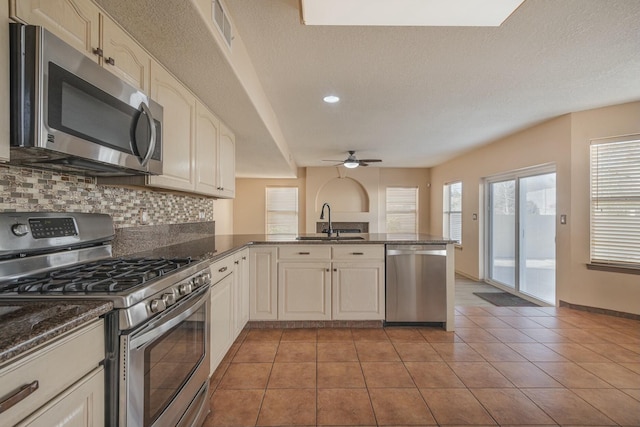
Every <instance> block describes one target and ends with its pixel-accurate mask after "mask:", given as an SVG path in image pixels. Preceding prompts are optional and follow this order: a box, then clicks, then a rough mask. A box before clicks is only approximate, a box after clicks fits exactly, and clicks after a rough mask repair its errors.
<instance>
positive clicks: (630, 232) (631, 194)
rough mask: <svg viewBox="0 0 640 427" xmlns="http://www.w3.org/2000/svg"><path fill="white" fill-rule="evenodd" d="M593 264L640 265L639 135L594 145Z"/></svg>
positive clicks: (592, 181) (592, 146) (592, 145)
mask: <svg viewBox="0 0 640 427" xmlns="http://www.w3.org/2000/svg"><path fill="white" fill-rule="evenodd" d="M591 261H592V262H596V263H598V262H600V263H614V264H631V265H633V266H639V265H640V135H634V136H633V137H627V138H624V139H623V140H621V139H620V138H618V139H617V140H607V141H605V142H592V144H591Z"/></svg>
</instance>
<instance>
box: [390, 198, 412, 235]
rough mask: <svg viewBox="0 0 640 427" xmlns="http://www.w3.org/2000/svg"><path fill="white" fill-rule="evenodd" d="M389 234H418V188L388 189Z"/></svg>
mask: <svg viewBox="0 0 640 427" xmlns="http://www.w3.org/2000/svg"><path fill="white" fill-rule="evenodd" d="M386 211H387V233H416V232H417V230H418V188H416V187H388V188H387V209H386Z"/></svg>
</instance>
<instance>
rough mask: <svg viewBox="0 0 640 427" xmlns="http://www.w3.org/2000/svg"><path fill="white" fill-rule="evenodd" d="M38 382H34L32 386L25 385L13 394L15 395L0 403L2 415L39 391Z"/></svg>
mask: <svg viewBox="0 0 640 427" xmlns="http://www.w3.org/2000/svg"><path fill="white" fill-rule="evenodd" d="M38 386H39V384H38V381H37V380H36V381H34V382H32V383H31V384H25V385H23V386H22V387H20V389H19V390H18V391H16V392H15V393H13V395H11V396H9V397H7V398H6V399H5V400H3V401H2V402H0V414H1V413H3V412H4V411H6V410H8V409H11V407H12V406H14V405H16V404H17V403H20V402H21V401H23V400H24V399H25V398H26V397H27V396H29V395H30V394H31V393H33V392H34V391H36V390H37V389H38Z"/></svg>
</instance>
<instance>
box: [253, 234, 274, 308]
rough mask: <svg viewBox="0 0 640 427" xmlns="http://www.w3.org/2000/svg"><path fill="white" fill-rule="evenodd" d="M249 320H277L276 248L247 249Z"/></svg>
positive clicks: (258, 247)
mask: <svg viewBox="0 0 640 427" xmlns="http://www.w3.org/2000/svg"><path fill="white" fill-rule="evenodd" d="M249 265H250V267H249V275H250V278H249V286H250V289H249V302H250V305H249V319H250V320H278V248H277V247H273V246H255V247H251V248H249Z"/></svg>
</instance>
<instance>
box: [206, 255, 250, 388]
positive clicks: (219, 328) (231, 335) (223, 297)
mask: <svg viewBox="0 0 640 427" xmlns="http://www.w3.org/2000/svg"><path fill="white" fill-rule="evenodd" d="M211 277H212V279H211V281H212V286H211V310H210V311H211V316H210V323H211V334H210V339H209V342H210V348H211V356H210V359H209V362H210V367H209V370H210V374H211V375H213V373H214V372H215V370H216V368H217V367H218V366H219V365H220V362H222V359H223V358H224V356H225V354H227V351H228V350H229V348H231V345H232V344H233V342H234V341H235V339H236V338H237V337H238V335H239V334H240V332H241V331H242V329H243V328H244V327H245V325H246V324H247V322H248V321H249V250H248V249H243V250H241V251H239V252H236V253H235V254H231V255H229V256H227V257H225V258H222V259H220V260H218V261H216V262H214V263H213V264H212V265H211Z"/></svg>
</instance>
